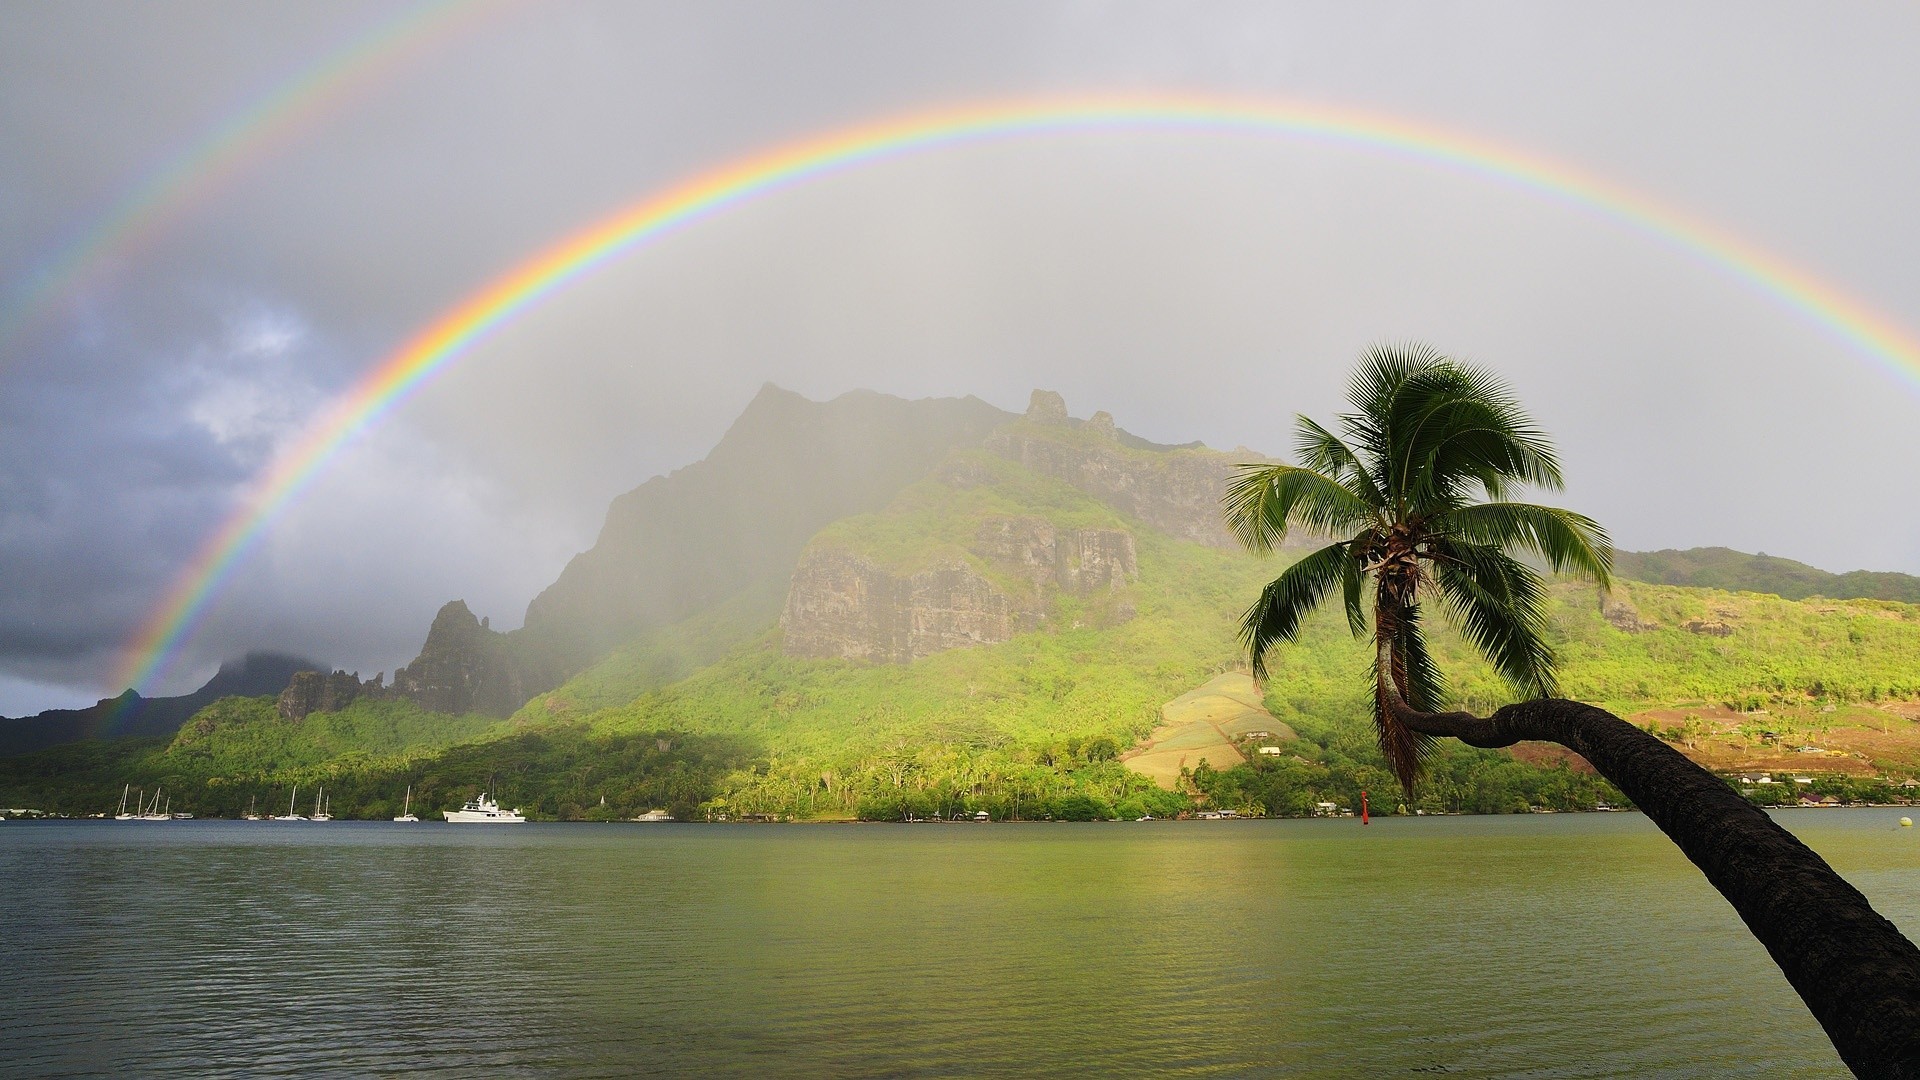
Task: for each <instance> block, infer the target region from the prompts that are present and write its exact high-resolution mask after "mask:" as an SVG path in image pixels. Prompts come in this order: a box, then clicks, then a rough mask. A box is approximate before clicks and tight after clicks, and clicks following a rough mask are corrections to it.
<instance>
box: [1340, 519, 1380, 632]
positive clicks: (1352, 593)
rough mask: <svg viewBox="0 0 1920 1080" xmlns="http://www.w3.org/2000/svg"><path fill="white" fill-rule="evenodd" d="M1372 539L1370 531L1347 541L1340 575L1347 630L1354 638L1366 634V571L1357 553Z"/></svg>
mask: <svg viewBox="0 0 1920 1080" xmlns="http://www.w3.org/2000/svg"><path fill="white" fill-rule="evenodd" d="M1372 539H1373V531H1372V530H1371V529H1369V530H1366V531H1364V532H1362V533H1361V534H1360V535H1358V536H1356V537H1354V538H1353V539H1351V540H1349V541H1347V565H1346V569H1345V570H1344V571H1343V572H1342V573H1341V575H1340V591H1341V593H1342V594H1343V595H1342V597H1341V598H1342V599H1343V600H1345V601H1346V608H1347V629H1349V630H1351V631H1353V636H1354V637H1365V636H1366V633H1367V602H1366V588H1367V571H1366V567H1364V566H1362V565H1361V560H1360V558H1359V557H1358V556H1357V554H1356V553H1357V552H1360V551H1363V550H1365V547H1366V544H1367V542H1368V541H1370V540H1372Z"/></svg>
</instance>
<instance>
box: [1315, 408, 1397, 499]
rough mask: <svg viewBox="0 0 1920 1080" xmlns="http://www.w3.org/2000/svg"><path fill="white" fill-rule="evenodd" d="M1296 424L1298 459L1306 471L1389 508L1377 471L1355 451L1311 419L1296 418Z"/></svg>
mask: <svg viewBox="0 0 1920 1080" xmlns="http://www.w3.org/2000/svg"><path fill="white" fill-rule="evenodd" d="M1293 421H1294V443H1293V445H1294V457H1295V458H1296V459H1297V460H1298V461H1299V462H1300V467H1301V468H1303V469H1312V470H1313V471H1314V472H1317V473H1321V474H1324V475H1326V476H1330V477H1333V478H1334V479H1336V480H1338V481H1340V482H1341V484H1343V485H1344V486H1346V487H1347V488H1348V489H1349V490H1351V491H1353V492H1354V493H1355V494H1356V495H1359V496H1360V497H1361V499H1362V500H1364V501H1365V502H1367V503H1370V504H1371V505H1373V506H1375V507H1380V506H1383V505H1385V503H1386V500H1385V498H1384V497H1383V496H1382V495H1381V494H1380V485H1379V484H1378V483H1376V482H1375V481H1374V479H1373V471H1372V470H1371V469H1369V468H1367V466H1366V464H1365V463H1364V462H1362V461H1361V460H1360V456H1359V455H1358V454H1356V453H1355V452H1354V450H1353V448H1352V447H1350V446H1348V445H1347V444H1346V443H1344V442H1341V441H1340V437H1339V436H1337V435H1335V434H1334V433H1333V432H1331V431H1328V430H1327V429H1326V428H1323V427H1321V426H1320V425H1319V424H1318V423H1316V422H1315V421H1314V420H1313V419H1312V418H1311V417H1307V416H1300V415H1296V416H1294V418H1293Z"/></svg>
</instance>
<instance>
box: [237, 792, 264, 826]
mask: <svg viewBox="0 0 1920 1080" xmlns="http://www.w3.org/2000/svg"><path fill="white" fill-rule="evenodd" d="M259 803H260V796H258V795H255V796H253V797H252V798H250V799H248V800H247V812H246V813H244V814H241V815H240V818H241V820H243V821H259V820H260V811H258V810H256V809H254V807H255V806H257V805H259Z"/></svg>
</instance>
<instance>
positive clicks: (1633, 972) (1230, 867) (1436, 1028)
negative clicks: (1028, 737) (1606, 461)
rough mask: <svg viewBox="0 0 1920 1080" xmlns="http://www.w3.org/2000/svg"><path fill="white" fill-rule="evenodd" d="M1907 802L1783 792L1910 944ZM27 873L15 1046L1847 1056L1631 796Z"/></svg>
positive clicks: (233, 826) (607, 836)
mask: <svg viewBox="0 0 1920 1080" xmlns="http://www.w3.org/2000/svg"><path fill="white" fill-rule="evenodd" d="M1905 812H1906V813H1909V814H1911V813H1912V811H1905ZM1899 813H1900V811H1890V810H1847V811H1799V812H1788V813H1785V814H1783V815H1781V818H1780V820H1782V821H1783V822H1784V823H1786V824H1787V825H1788V826H1789V827H1790V828H1792V829H1794V830H1795V831H1796V832H1798V833H1799V834H1800V835H1801V836H1802V837H1803V838H1805V839H1806V840H1807V842H1808V843H1809V844H1811V845H1812V846H1813V847H1814V848H1815V849H1817V850H1819V851H1820V852H1821V853H1822V854H1824V855H1826V856H1827V858H1828V859H1829V860H1831V861H1832V862H1833V863H1834V865H1835V867H1836V868H1837V869H1839V870H1840V872H1841V873H1843V874H1845V875H1847V877H1848V878H1849V879H1850V880H1852V881H1853V882H1854V883H1855V884H1856V885H1858V886H1859V887H1860V888H1861V889H1862V891H1864V892H1865V893H1866V894H1867V895H1868V897H1869V898H1870V899H1871V900H1873V902H1874V904H1875V906H1876V907H1878V908H1879V910H1880V911H1881V912H1882V913H1883V914H1885V915H1887V916H1888V917H1889V918H1891V919H1893V920H1894V922H1896V923H1898V924H1899V925H1900V926H1901V927H1902V929H1903V930H1904V931H1905V932H1906V933H1907V934H1908V935H1909V936H1913V935H1914V934H1915V933H1916V931H1920V835H1916V833H1920V829H1899V828H1898V827H1897V826H1896V825H1895V822H1896V820H1897V817H1898V814H1899ZM0 881H3V882H5V889H4V900H0V973H3V974H0V980H3V981H0V1073H7V1074H11V1075H60V1074H74V1073H91V1074H100V1073H113V1074H127V1073H142V1074H156V1075H169V1074H170V1075H194V1076H203V1075H217V1074H245V1075H249V1076H274V1075H300V1076H314V1075H323V1074H355V1075H394V1074H407V1075H420V1074H432V1073H436V1072H438V1073H444V1074H458V1075H479V1074H488V1075H497V1076H516V1075H529V1074H542V1075H565V1076H603V1075H604V1076H616V1075H636V1074H640V1075H649V1074H651V1075H707V1076H740V1075H752V1076H755V1077H779V1076H819V1075H837V1076H890V1077H891V1076H950V1075H956V1074H966V1075H996V1074H1000V1075H1006V1074H1061V1073H1069V1072H1097V1073H1109V1074H1111V1073H1125V1074H1142V1073H1155V1074H1166V1075H1184V1076H1216V1075H1221V1076H1349V1075H1350V1076H1373V1075H1386V1074H1393V1073H1400V1074H1406V1073H1445V1072H1454V1073H1462V1074H1467V1075H1474V1076H1529V1077H1584V1076H1618V1075H1623V1074H1627V1075H1642V1076H1660V1075H1671V1076H1697V1075H1701V1074H1703V1073H1725V1074H1731V1073H1736V1072H1738V1073H1746V1074H1758V1075H1778V1076H1824V1075H1833V1076H1841V1075H1845V1072H1844V1069H1843V1068H1842V1066H1841V1065H1840V1063H1839V1059H1838V1058H1837V1057H1836V1056H1835V1055H1834V1053H1833V1051H1832V1048H1831V1047H1830V1045H1829V1044H1828V1043H1827V1041H1826V1038H1825V1037H1824V1036H1823V1035H1822V1033H1821V1031H1820V1029H1819V1027H1818V1026H1817V1025H1816V1024H1815V1023H1814V1022H1813V1020H1812V1019H1811V1018H1810V1017H1809V1016H1808V1014H1807V1012H1806V1010H1805V1008H1804V1007H1803V1006H1802V1005H1801V1003H1800V1001H1799V998H1798V997H1796V996H1795V995H1794V993H1793V991H1792V990H1791V988H1789V987H1788V986H1787V984H1786V981H1785V980H1784V979H1783V978H1782V977H1781V976H1780V974H1779V972H1778V971H1777V969H1775V968H1774V967H1773V965H1772V963H1771V961H1770V960H1769V959H1768V958H1767V956H1766V954H1765V952H1764V951H1763V950H1762V949H1761V948H1760V946H1759V945H1758V944H1757V943H1756V942H1755V941H1754V940H1753V939H1752V938H1751V937H1749V936H1748V934H1747V932H1746V930H1745V928H1744V927H1743V926H1742V925H1741V924H1740V922H1739V920H1738V919H1737V918H1736V917H1735V915H1734V914H1733V911H1732V909H1731V908H1729V907H1728V906H1727V905H1726V903H1725V902H1724V901H1723V900H1721V899H1720V897H1719V895H1718V894H1717V893H1715V892H1713V891H1712V890H1711V889H1710V888H1709V887H1708V886H1707V885H1706V883H1705V881H1704V880H1703V879H1702V878H1701V877H1700V875H1699V873H1698V872H1697V871H1695V870H1694V869H1693V868H1692V867H1691V866H1690V865H1689V864H1687V863H1686V862H1685V861H1684V860H1683V859H1682V858H1681V857H1680V856H1679V854H1678V853H1677V852H1676V851H1675V850H1674V849H1673V847H1672V846H1671V845H1670V844H1669V843H1668V842H1667V841H1666V840H1665V838H1664V837H1662V836H1660V835H1659V833H1657V832H1656V831H1655V830H1654V829H1653V828H1652V826H1651V825H1650V824H1648V823H1647V821H1646V820H1645V819H1644V818H1642V817H1640V816H1639V815H1631V814H1611V815H1605V814H1589V815H1558V816H1522V817H1498V818H1425V819H1412V820H1407V819H1399V820H1395V819H1387V820H1379V819H1376V820H1375V822H1374V823H1373V824H1372V825H1370V826H1365V827H1363V826H1361V825H1360V824H1359V823H1358V822H1355V821H1352V820H1351V819H1346V820H1337V821H1263V822H1191V823H1173V822H1166V823H1159V822H1155V823H1130V824H1088V825H1067V824H1060V825H945V826H939V825H920V826H886V825H872V826H658V825H655V826H640V825H628V826H591V825H538V824H534V825H525V826H512V827H484V826H474V827H458V826H448V825H444V824H435V823H423V824H419V825H393V824H386V823H366V824H355V823H333V824H330V825H314V824H304V825H302V824H274V823H245V822H177V823H169V824H157V823H156V824H141V823H131V822H129V823H117V822H60V823H23V822H7V823H6V824H5V825H4V826H0Z"/></svg>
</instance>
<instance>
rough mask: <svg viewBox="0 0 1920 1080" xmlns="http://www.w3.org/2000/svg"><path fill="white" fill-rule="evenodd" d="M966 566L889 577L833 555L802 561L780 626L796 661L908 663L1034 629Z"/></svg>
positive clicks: (1030, 618) (857, 559)
mask: <svg viewBox="0 0 1920 1080" xmlns="http://www.w3.org/2000/svg"><path fill="white" fill-rule="evenodd" d="M1042 618H1043V615H1042V613H1040V612H1039V611H1036V610H1032V609H1030V608H1029V609H1022V608H1021V607H1019V606H1017V605H1016V604H1015V603H1014V601H1013V600H1012V599H1011V598H1010V597H1009V596H1008V595H1007V594H1006V593H1004V592H1002V591H1001V590H1000V589H999V588H997V587H995V585H994V584H993V583H992V582H990V581H988V580H987V579H986V578H985V577H982V576H981V575H980V574H978V573H976V572H975V571H974V570H973V569H972V568H970V567H968V566H967V565H966V563H965V562H964V561H956V562H954V563H951V564H949V565H946V566H941V567H936V568H934V569H931V570H923V571H920V572H919V573H914V574H904V575H902V574H894V573H892V572H889V571H887V570H885V569H883V568H881V567H879V566H876V565H875V564H874V563H872V562H870V561H869V560H867V559H865V558H863V557H862V556H859V555H856V554H853V553H852V552H848V551H843V550H839V549H834V548H828V549H824V550H819V551H810V552H808V553H807V555H806V556H804V557H803V558H802V559H801V560H800V566H799V568H798V569H797V570H795V571H794V574H793V585H792V587H791V588H790V589H789V590H788V592H787V607H786V611H785V612H784V613H783V614H782V615H781V618H780V623H781V626H782V628H783V629H784V630H785V631H786V650H787V652H788V654H790V655H793V656H806V657H815V658H839V659H846V660H866V661H870V662H873V663H882V664H905V663H909V662H911V661H914V660H918V659H920V658H921V657H923V656H932V655H933V654H934V653H938V652H945V651H946V650H948V649H957V648H962V647H964V646H968V645H990V644H993V643H995V642H1000V641H1006V640H1007V639H1008V638H1011V637H1012V636H1013V635H1014V634H1016V633H1018V632H1020V631H1021V630H1025V629H1032V628H1034V627H1036V626H1038V625H1039V623H1040V621H1041V619H1042Z"/></svg>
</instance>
